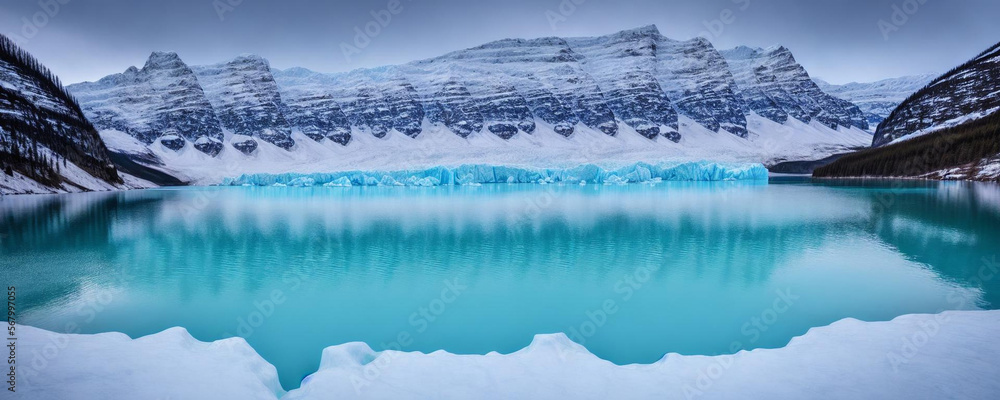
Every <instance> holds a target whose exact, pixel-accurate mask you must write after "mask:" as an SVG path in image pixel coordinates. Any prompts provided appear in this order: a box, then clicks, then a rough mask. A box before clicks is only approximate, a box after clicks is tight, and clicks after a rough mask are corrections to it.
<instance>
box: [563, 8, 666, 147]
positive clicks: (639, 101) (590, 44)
mask: <svg viewBox="0 0 1000 400" xmlns="http://www.w3.org/2000/svg"><path fill="white" fill-rule="evenodd" d="M658 36H659V32H658V31H657V30H656V28H655V27H643V28H639V29H635V30H629V31H623V32H618V33H616V34H613V35H608V36H601V37H596V38H573V39H568V40H567V43H568V44H569V46H570V48H571V49H573V50H574V51H575V52H576V53H577V54H579V55H580V56H581V57H580V58H578V59H579V60H580V61H581V64H582V65H583V68H584V70H585V71H587V72H588V73H589V74H590V75H591V76H593V77H594V79H595V80H597V83H598V85H600V87H601V89H602V90H603V92H604V96H605V99H606V100H607V102H608V106H609V107H610V108H611V111H613V112H614V113H615V116H616V117H618V119H619V120H621V121H622V122H624V123H625V124H627V125H628V126H630V127H631V128H632V129H634V130H635V131H636V132H638V133H639V134H641V135H643V136H645V137H647V138H650V139H653V138H655V137H657V136H660V135H662V136H663V137H666V138H667V139H670V140H671V141H673V142H678V141H680V134H679V133H678V132H677V129H678V127H677V112H676V111H675V110H674V108H673V106H672V105H671V103H670V99H668V98H667V94H666V93H665V92H664V91H663V89H661V88H660V84H659V81H657V79H656V76H655V72H656V56H657V45H656V42H657V37H658Z"/></svg>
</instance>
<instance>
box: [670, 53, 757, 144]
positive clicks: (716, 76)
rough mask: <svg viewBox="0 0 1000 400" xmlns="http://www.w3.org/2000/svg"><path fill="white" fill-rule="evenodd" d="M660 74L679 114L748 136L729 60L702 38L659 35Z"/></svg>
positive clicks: (715, 127)
mask: <svg viewBox="0 0 1000 400" xmlns="http://www.w3.org/2000/svg"><path fill="white" fill-rule="evenodd" d="M657 39H658V40H657V42H656V45H657V47H656V48H657V66H656V75H657V78H658V79H659V81H660V86H661V87H662V88H663V90H664V91H665V92H666V93H667V97H668V98H670V99H671V101H673V103H674V107H676V108H677V110H678V112H679V113H681V114H684V115H687V116H689V117H691V118H693V119H694V120H695V121H698V123H699V124H701V125H703V126H705V127H706V128H708V129H710V130H713V131H718V130H719V129H725V130H726V131H727V132H729V133H732V134H734V135H736V136H739V137H742V138H746V137H747V119H746V116H745V114H744V110H743V106H742V104H741V102H740V99H739V97H738V96H737V95H736V93H737V91H738V89H737V87H736V82H735V80H734V78H733V75H732V73H731V72H730V71H729V68H728V67H729V65H728V64H727V63H726V60H725V59H724V58H723V57H722V55H721V54H719V52H718V51H716V50H715V47H712V44H711V43H709V42H708V41H707V40H705V39H702V38H696V39H691V40H689V41H686V42H680V41H676V40H671V39H669V38H667V37H664V36H657Z"/></svg>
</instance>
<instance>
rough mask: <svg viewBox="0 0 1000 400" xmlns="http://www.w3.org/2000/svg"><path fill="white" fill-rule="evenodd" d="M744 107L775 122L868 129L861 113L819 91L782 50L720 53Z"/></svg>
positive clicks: (774, 48)
mask: <svg viewBox="0 0 1000 400" xmlns="http://www.w3.org/2000/svg"><path fill="white" fill-rule="evenodd" d="M722 55H723V56H725V58H726V61H727V62H728V63H729V67H730V71H732V73H733V76H734V77H735V78H736V84H737V86H738V87H739V90H740V94H741V95H742V96H743V98H744V99H745V101H746V104H747V107H749V108H750V109H751V110H754V111H756V112H757V113H758V114H760V115H763V116H765V117H767V118H769V119H771V120H773V121H775V122H779V123H783V122H784V121H786V120H787V118H788V117H792V118H795V119H798V120H800V121H804V122H809V121H811V120H813V119H816V120H817V121H819V122H821V123H823V124H824V125H826V126H829V127H830V128H831V129H837V127H855V128H860V129H868V121H867V119H866V118H865V116H864V113H863V112H861V110H860V109H859V108H858V107H857V106H855V105H853V104H851V103H850V102H848V101H846V100H841V99H838V98H836V97H833V96H830V95H829V94H826V93H824V92H823V91H822V90H820V88H819V86H817V85H816V83H814V82H813V81H812V79H811V78H810V77H809V73H807V72H806V70H805V68H802V66H801V65H799V64H798V62H796V61H795V57H794V56H793V55H792V53H791V52H790V51H789V50H788V49H786V48H785V47H771V48H768V49H760V48H756V49H755V48H750V47H746V46H740V47H736V48H734V49H731V50H725V51H723V52H722Z"/></svg>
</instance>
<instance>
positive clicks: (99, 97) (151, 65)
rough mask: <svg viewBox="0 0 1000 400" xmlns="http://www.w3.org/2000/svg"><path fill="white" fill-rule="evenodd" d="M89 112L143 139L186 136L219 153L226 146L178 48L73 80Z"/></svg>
mask: <svg viewBox="0 0 1000 400" xmlns="http://www.w3.org/2000/svg"><path fill="white" fill-rule="evenodd" d="M69 89H70V90H71V91H72V92H73V93H76V94H77V96H78V98H79V100H80V102H81V104H83V106H84V108H83V111H84V114H85V115H86V116H87V118H88V119H90V121H92V122H93V123H94V124H96V125H97V126H99V127H101V128H102V129H116V130H120V131H122V132H126V133H128V134H130V135H132V136H134V137H135V138H137V139H139V140H140V141H142V142H143V143H146V144H152V143H153V142H154V141H156V140H163V142H164V143H165V144H166V145H167V146H171V147H174V148H180V146H181V145H182V144H183V143H184V142H185V141H191V142H193V143H197V147H198V149H199V150H201V151H203V152H205V153H206V154H210V155H216V154H218V153H219V152H220V151H222V136H223V134H222V127H221V125H220V123H219V119H218V118H217V117H216V115H215V110H214V109H213V108H212V104H211V103H209V101H208V99H207V98H206V97H205V93H204V92H203V90H202V86H201V84H200V83H199V81H198V78H197V77H195V75H194V73H193V72H192V71H191V69H190V68H188V66H187V65H186V64H184V62H183V61H182V60H181V59H180V57H178V56H177V54H176V53H161V52H155V53H153V54H151V55H150V56H149V60H148V61H146V64H145V65H144V66H143V67H142V69H141V70H140V69H136V68H135V67H130V68H129V69H127V70H126V71H125V72H124V73H121V74H115V75H111V76H108V77H105V78H103V79H101V80H99V81H97V82H85V83H80V84H76V85H70V87H69Z"/></svg>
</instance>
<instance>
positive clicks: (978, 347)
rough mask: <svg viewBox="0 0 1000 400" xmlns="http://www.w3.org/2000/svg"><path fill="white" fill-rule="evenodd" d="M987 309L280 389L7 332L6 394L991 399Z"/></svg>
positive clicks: (164, 360) (407, 360) (179, 353)
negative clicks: (11, 385)
mask: <svg viewBox="0 0 1000 400" xmlns="http://www.w3.org/2000/svg"><path fill="white" fill-rule="evenodd" d="M998 329H1000V311H949V312H944V313H942V314H936V315H906V316H901V317H898V318H896V319H894V320H892V321H889V322H862V321H858V320H854V319H845V320H841V321H838V322H836V323H834V324H832V325H830V326H826V327H821V328H813V329H811V330H810V331H809V332H807V333H806V334H805V335H803V336H801V337H797V338H794V339H792V341H791V342H790V343H789V344H788V345H787V346H785V347H783V348H779V349H758V350H753V351H740V352H739V353H736V354H734V355H723V356H714V357H708V356H683V355H678V354H668V355H666V356H664V357H663V358H662V359H661V360H660V361H658V362H656V363H653V364H648V365H624V366H618V365H614V364H612V363H610V362H607V361H604V360H601V359H599V358H597V357H596V356H594V355H593V354H591V353H590V352H588V351H587V350H586V349H585V348H583V347H582V346H580V345H578V344H576V343H574V342H572V341H570V340H569V339H568V338H567V337H566V336H565V335H563V334H554V335H538V336H536V337H535V339H534V340H533V341H532V343H531V345H529V346H528V347H526V348H524V349H522V350H519V351H517V352H514V353H511V354H498V353H489V354H486V355H456V354H450V353H446V352H443V351H437V352H434V353H430V354H423V353H415V352H414V353H407V352H400V351H391V350H387V351H381V352H377V351H374V350H372V349H371V348H370V347H369V346H368V345H366V344H364V343H347V344H343V345H339V346H332V347H328V348H326V349H325V350H324V351H323V357H322V361H321V363H320V368H319V371H317V372H316V373H314V374H312V375H310V376H308V377H306V378H305V379H304V380H303V382H302V386H301V387H300V388H298V389H295V390H292V391H290V392H288V393H285V392H284V390H282V388H281V387H280V386H279V384H278V379H277V374H276V372H275V369H274V367H273V366H271V365H270V364H268V363H266V362H265V361H264V360H263V359H261V358H260V356H259V355H257V354H256V353H255V352H254V351H253V350H252V349H251V348H250V347H249V346H248V345H247V344H246V342H245V341H243V340H242V339H226V340H220V341H216V342H213V343H203V342H199V341H197V340H195V339H194V338H192V337H191V336H190V334H188V333H187V331H185V330H183V329H180V328H173V329H168V330H166V331H164V332H161V333H158V334H155V335H150V336H146V337H142V338H138V339H134V340H130V339H129V338H128V337H126V336H125V335H122V334H117V333H106V334H98V335H65V334H57V333H52V332H48V331H44V330H41V329H35V328H30V327H20V329H19V332H20V334H21V337H20V338H19V340H20V341H19V344H20V347H19V349H20V354H22V355H23V356H21V357H22V358H20V359H19V363H20V364H19V366H18V368H19V369H18V371H19V374H21V375H19V376H20V378H21V379H22V380H20V381H19V386H18V391H19V393H20V394H21V395H22V396H24V397H23V398H29V399H43V398H44V399H51V400H60V399H75V400H79V399H84V400H86V399H98V398H100V399H129V400H132V399H162V398H178V399H221V398H239V399H285V400H310V399H335V398H352V399H356V398H362V399H367V398H371V399H386V398H392V399H409V398H414V399H423V398H440V399H452V398H454V399H468V398H482V397H492V398H520V399H554V398H582V399H606V398H616V399H652V398H656V399H695V398H697V399H735V398H777V399H799V398H806V397H812V398H817V397H818V398H852V399H886V398H968V399H987V398H992V397H993V396H994V395H995V394H996V393H998V392H1000V381H998V380H997V379H996V377H997V376H1000V364H998V363H997V362H996V360H997V359H998V358H1000V342H997V341H996V340H995V338H994V332H996V331H997V330H998Z"/></svg>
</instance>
